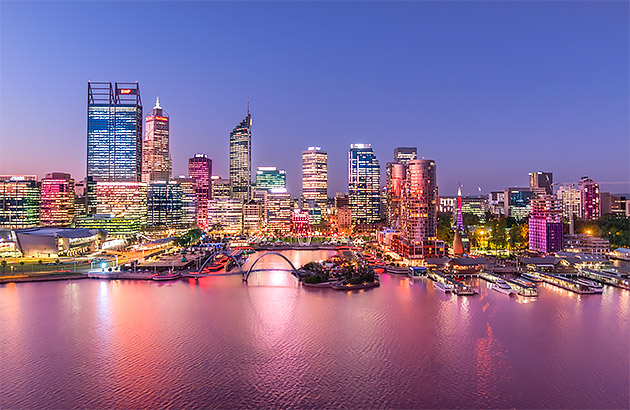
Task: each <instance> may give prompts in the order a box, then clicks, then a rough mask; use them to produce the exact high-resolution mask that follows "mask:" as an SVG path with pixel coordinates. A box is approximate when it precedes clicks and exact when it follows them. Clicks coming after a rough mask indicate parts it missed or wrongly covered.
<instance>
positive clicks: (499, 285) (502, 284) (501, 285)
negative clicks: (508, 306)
mask: <svg viewBox="0 0 630 410" xmlns="http://www.w3.org/2000/svg"><path fill="white" fill-rule="evenodd" d="M491 288H492V290H496V291H497V292H499V293H503V294H505V295H516V294H517V291H516V290H514V289H512V287H511V286H510V285H508V283H507V282H506V281H504V280H503V279H501V280H498V281H496V282H495V283H493V284H492V286H491Z"/></svg>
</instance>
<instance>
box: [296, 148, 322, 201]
mask: <svg viewBox="0 0 630 410" xmlns="http://www.w3.org/2000/svg"><path fill="white" fill-rule="evenodd" d="M302 196H303V197H304V200H305V201H307V202H313V203H314V204H316V205H317V207H319V208H320V209H326V202H327V201H328V153H326V151H322V149H321V147H308V149H307V150H306V151H302Z"/></svg>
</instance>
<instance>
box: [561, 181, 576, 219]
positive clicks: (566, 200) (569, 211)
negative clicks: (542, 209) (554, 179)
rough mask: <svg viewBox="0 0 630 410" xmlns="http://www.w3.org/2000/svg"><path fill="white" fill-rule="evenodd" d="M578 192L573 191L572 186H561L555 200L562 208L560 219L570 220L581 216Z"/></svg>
mask: <svg viewBox="0 0 630 410" xmlns="http://www.w3.org/2000/svg"><path fill="white" fill-rule="evenodd" d="M580 196H581V195H580V190H579V189H575V186H574V185H573V184H569V185H561V186H560V187H558V191H557V192H556V198H558V200H559V201H560V204H561V207H562V217H563V218H566V219H571V218H572V217H576V216H577V217H579V216H581V215H582V207H581V204H580V202H581V198H580Z"/></svg>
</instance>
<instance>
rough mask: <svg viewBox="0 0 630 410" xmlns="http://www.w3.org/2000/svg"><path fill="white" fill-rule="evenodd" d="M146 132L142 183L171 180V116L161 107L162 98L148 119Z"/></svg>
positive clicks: (143, 147)
mask: <svg viewBox="0 0 630 410" xmlns="http://www.w3.org/2000/svg"><path fill="white" fill-rule="evenodd" d="M145 121H146V125H147V126H146V131H145V133H144V141H143V143H142V182H144V183H146V184H149V183H151V182H155V181H168V180H169V179H171V154H170V151H169V115H168V113H167V112H166V111H164V110H163V109H162V107H160V97H158V98H157V101H156V102H155V107H153V111H152V112H151V114H150V115H147V117H146V119H145Z"/></svg>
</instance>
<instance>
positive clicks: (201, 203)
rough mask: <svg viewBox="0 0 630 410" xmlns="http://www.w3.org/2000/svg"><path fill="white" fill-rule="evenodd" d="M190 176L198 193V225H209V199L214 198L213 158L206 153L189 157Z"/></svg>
mask: <svg viewBox="0 0 630 410" xmlns="http://www.w3.org/2000/svg"><path fill="white" fill-rule="evenodd" d="M188 176H189V177H190V178H192V179H193V180H194V181H195V192H196V193H197V225H198V226H199V227H201V228H202V229H206V228H207V227H208V201H209V200H210V199H212V185H211V182H210V181H211V178H212V160H211V159H210V158H208V156H207V155H206V154H195V156H194V157H192V158H189V159H188Z"/></svg>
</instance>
